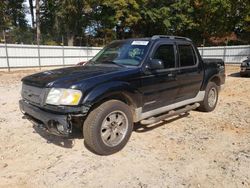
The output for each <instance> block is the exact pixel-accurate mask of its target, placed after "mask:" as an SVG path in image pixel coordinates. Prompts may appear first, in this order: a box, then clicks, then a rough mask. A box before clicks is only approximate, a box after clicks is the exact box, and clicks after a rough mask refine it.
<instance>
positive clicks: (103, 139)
mask: <svg viewBox="0 0 250 188" xmlns="http://www.w3.org/2000/svg"><path fill="white" fill-rule="evenodd" d="M132 130H133V119H132V113H131V110H130V108H129V106H128V105H126V104H125V103H123V102H121V101H118V100H110V101H107V102H104V103H103V104H101V105H100V106H99V107H97V108H96V109H94V110H93V111H91V112H90V114H89V115H88V117H87V119H86V120H85V122H84V125H83V135H84V141H85V144H86V146H87V147H88V148H89V149H90V150H91V151H93V152H94V153H96V154H99V155H110V154H113V153H115V152H118V151H120V150H121V149H122V148H123V147H124V146H125V145H126V143H127V142H128V140H129V138H130V135H131V133H132Z"/></svg>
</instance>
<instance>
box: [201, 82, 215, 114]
mask: <svg viewBox="0 0 250 188" xmlns="http://www.w3.org/2000/svg"><path fill="white" fill-rule="evenodd" d="M218 91H219V89H218V86H217V85H216V84H215V83H214V82H209V83H208V85H207V88H206V91H205V97H204V100H203V101H202V102H201V103H200V107H199V108H198V110H200V111H203V112H211V111H213V110H214V109H215V107H216V105H217V102H218Z"/></svg>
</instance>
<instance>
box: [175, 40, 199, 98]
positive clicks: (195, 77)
mask: <svg viewBox="0 0 250 188" xmlns="http://www.w3.org/2000/svg"><path fill="white" fill-rule="evenodd" d="M177 52H178V62H179V71H178V73H177V79H178V82H179V90H178V93H177V98H176V102H179V101H183V100H187V99H191V98H194V97H195V96H196V95H197V94H198V92H199V91H200V88H201V84H202V81H203V71H202V70H203V68H202V64H201V63H200V62H199V58H198V54H197V52H196V51H195V48H194V46H193V45H192V44H191V43H190V42H185V41H183V42H177Z"/></svg>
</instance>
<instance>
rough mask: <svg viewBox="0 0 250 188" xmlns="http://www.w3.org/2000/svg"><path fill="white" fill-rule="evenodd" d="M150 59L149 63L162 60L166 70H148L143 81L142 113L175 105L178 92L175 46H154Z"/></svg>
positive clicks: (160, 44) (162, 44)
mask: <svg viewBox="0 0 250 188" xmlns="http://www.w3.org/2000/svg"><path fill="white" fill-rule="evenodd" d="M149 57H150V58H149V60H148V61H150V60H152V59H158V60H161V61H162V62H163V64H164V68H163V69H158V70H150V68H147V69H146V71H145V74H144V75H143V79H142V89H143V101H144V106H143V108H142V112H148V111H151V110H156V109H158V108H161V107H164V106H167V105H170V104H173V103H174V102H175V99H176V95H177V91H178V81H177V78H176V75H177V71H178V69H177V62H176V46H175V44H174V43H171V42H159V43H157V44H156V45H155V46H154V48H153V50H152V53H151V54H150V56H149ZM149 66H150V65H149V64H148V67H149Z"/></svg>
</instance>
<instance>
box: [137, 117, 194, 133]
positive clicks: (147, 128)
mask: <svg viewBox="0 0 250 188" xmlns="http://www.w3.org/2000/svg"><path fill="white" fill-rule="evenodd" d="M188 115H189V113H185V114H183V115H179V116H175V117H173V118H171V119H167V120H163V121H160V122H159V123H155V124H149V125H142V124H140V123H137V124H135V126H134V131H135V132H137V133H144V132H148V131H152V130H154V129H156V128H159V127H162V126H167V125H166V124H168V123H171V122H173V121H176V120H178V119H181V118H184V117H187V116H188Z"/></svg>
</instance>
